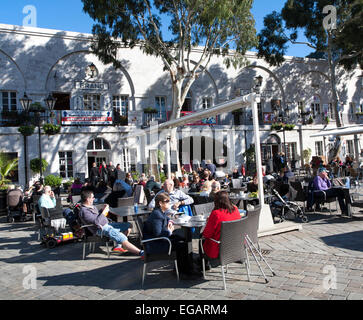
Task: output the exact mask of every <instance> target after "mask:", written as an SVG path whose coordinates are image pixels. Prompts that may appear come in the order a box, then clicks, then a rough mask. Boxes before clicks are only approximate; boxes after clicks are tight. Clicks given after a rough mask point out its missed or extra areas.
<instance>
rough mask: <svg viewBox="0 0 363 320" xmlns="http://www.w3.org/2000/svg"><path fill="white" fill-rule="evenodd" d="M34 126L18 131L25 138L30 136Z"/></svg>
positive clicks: (20, 128)
mask: <svg viewBox="0 0 363 320" xmlns="http://www.w3.org/2000/svg"><path fill="white" fill-rule="evenodd" d="M34 130H35V127H34V126H21V127H19V128H18V131H19V132H20V133H21V134H22V135H23V136H25V137H28V136H31V135H32V134H33V133H34Z"/></svg>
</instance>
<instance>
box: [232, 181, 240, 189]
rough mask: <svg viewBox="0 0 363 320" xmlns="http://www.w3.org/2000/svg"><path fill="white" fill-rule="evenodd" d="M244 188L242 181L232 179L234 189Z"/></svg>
mask: <svg viewBox="0 0 363 320" xmlns="http://www.w3.org/2000/svg"><path fill="white" fill-rule="evenodd" d="M241 187H242V183H241V180H240V179H232V188H234V189H236V188H241Z"/></svg>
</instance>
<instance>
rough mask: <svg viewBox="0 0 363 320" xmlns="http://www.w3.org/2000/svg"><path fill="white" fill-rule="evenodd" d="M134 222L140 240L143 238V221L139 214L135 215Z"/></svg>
mask: <svg viewBox="0 0 363 320" xmlns="http://www.w3.org/2000/svg"><path fill="white" fill-rule="evenodd" d="M135 224H136V228H137V231H138V232H139V235H140V241H142V240H143V238H144V235H143V231H142V230H143V228H144V222H143V221H142V218H141V217H140V216H136V219H135Z"/></svg>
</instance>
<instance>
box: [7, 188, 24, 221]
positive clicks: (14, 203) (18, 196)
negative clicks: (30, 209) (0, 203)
mask: <svg viewBox="0 0 363 320" xmlns="http://www.w3.org/2000/svg"><path fill="white" fill-rule="evenodd" d="M7 203H8V214H7V221H8V222H9V223H13V222H15V221H26V213H25V212H24V210H23V193H22V192H21V190H19V189H14V190H10V191H9V192H8V194H7Z"/></svg>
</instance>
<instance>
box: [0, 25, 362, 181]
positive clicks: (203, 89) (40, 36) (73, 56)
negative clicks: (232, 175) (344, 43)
mask: <svg viewBox="0 0 363 320" xmlns="http://www.w3.org/2000/svg"><path fill="white" fill-rule="evenodd" d="M91 37H92V36H91V35H89V34H79V33H74V32H67V31H56V30H48V29H39V28H28V27H19V26H13V25H1V24H0V43H1V47H0V71H1V72H0V112H1V113H0V122H1V129H0V151H2V152H5V153H8V154H9V156H11V157H18V158H19V168H18V172H16V175H15V176H14V177H13V179H14V181H15V182H17V183H19V184H23V185H24V183H25V170H24V168H25V163H27V167H28V168H29V162H30V160H31V159H34V158H39V153H40V152H39V151H40V150H39V149H41V156H42V158H43V159H45V160H47V162H48V163H49V164H50V165H49V167H48V168H47V171H46V172H45V175H47V174H56V175H61V176H62V177H64V178H65V179H67V178H70V177H75V176H81V177H82V176H83V177H87V176H88V170H89V167H90V165H91V163H92V162H96V163H97V164H100V163H101V162H102V161H106V162H108V161H112V162H113V163H114V164H117V163H120V164H121V166H122V168H123V169H124V170H126V171H141V170H143V169H145V166H144V165H145V164H149V163H150V161H151V160H152V158H153V154H154V153H153V151H155V150H158V149H159V150H165V139H159V138H157V139H153V137H150V136H144V137H135V138H130V139H124V138H123V137H125V136H126V135H127V134H129V133H131V132H134V131H135V130H136V129H140V128H147V127H148V126H149V125H150V123H151V121H152V120H156V121H158V122H165V121H167V120H168V117H169V114H170V108H171V101H172V91H171V90H172V89H171V88H172V86H171V82H170V77H169V74H168V72H166V71H164V70H163V64H162V61H161V60H160V59H158V58H156V57H153V56H148V55H145V54H144V53H143V52H142V50H140V49H139V48H134V49H129V48H122V49H119V60H120V61H121V68H119V69H117V70H116V69H115V68H114V67H113V66H112V65H104V64H103V63H102V62H101V61H100V60H99V59H98V58H97V57H96V56H95V55H94V54H93V53H92V52H91V50H90V39H91ZM194 55H195V56H196V58H197V55H198V52H197V51H195V52H194ZM246 57H247V59H248V61H249V65H248V66H246V67H245V68H243V69H239V70H237V69H233V68H229V69H227V68H226V67H225V65H224V64H223V58H222V57H213V58H212V59H211V61H210V63H209V65H208V67H207V69H206V70H204V72H203V73H202V75H201V76H200V77H199V78H198V79H197V80H196V81H195V82H194V84H193V86H192V87H191V89H190V91H189V94H188V96H187V99H186V101H185V103H184V105H183V110H182V114H183V115H185V114H188V113H190V112H196V111H198V110H202V109H206V108H210V107H212V106H214V105H217V104H219V103H222V102H224V101H228V100H231V99H233V98H235V97H237V96H241V95H245V94H248V93H249V92H251V87H252V83H253V79H254V78H255V77H256V76H262V77H263V85H262V88H261V94H260V98H259V100H258V111H259V121H260V131H261V137H260V138H261V147H262V158H263V163H264V164H265V165H267V167H269V166H271V161H272V160H271V159H272V157H273V154H275V153H276V152H279V151H286V153H287V156H288V158H289V160H290V161H291V162H292V163H297V164H300V163H301V161H300V160H301V158H302V151H303V150H305V149H307V148H310V149H311V150H312V155H325V154H327V151H328V149H329V148H330V145H331V141H329V140H325V139H324V138H322V137H321V138H309V137H310V135H311V134H312V133H315V132H316V131H318V130H321V129H323V128H325V127H334V126H336V124H335V119H336V117H337V116H341V117H342V119H343V123H344V125H352V124H357V123H361V122H362V121H361V117H363V99H362V77H361V71H360V69H356V70H353V71H352V72H350V73H347V72H345V71H343V70H339V72H338V78H339V79H338V94H339V103H340V110H341V113H340V114H339V115H336V114H335V112H334V110H333V108H332V98H331V91H330V89H329V82H328V80H327V74H328V67H327V64H326V62H325V61H323V60H314V59H302V58H294V57H286V62H285V63H284V64H283V65H282V66H280V67H270V66H269V65H268V64H267V63H266V62H265V61H264V60H262V59H258V58H257V55H256V54H255V53H253V52H249V53H248V54H247V55H246ZM195 60H197V59H195ZM24 93H26V94H27V96H28V97H29V98H31V99H32V102H33V103H34V102H39V103H40V104H42V105H43V106H45V103H44V100H45V99H46V98H47V96H48V95H49V94H52V95H53V96H54V97H55V98H56V99H57V100H56V104H55V106H54V110H47V112H46V113H45V115H44V116H43V118H44V119H43V120H44V121H46V122H51V123H54V124H60V125H61V131H60V133H59V134H56V135H47V134H45V133H44V132H43V130H41V135H39V133H38V129H36V130H35V132H34V134H33V135H31V136H29V137H27V138H26V139H27V141H26V144H27V146H28V147H27V150H26V155H25V152H24V137H23V136H22V135H21V134H20V133H19V132H18V127H19V126H20V125H23V124H24V123H21V120H20V119H21V117H20V115H21V114H22V112H23V110H22V106H21V103H20V99H21V98H22V97H23V96H24ZM33 116H34V115H33ZM277 117H279V118H281V120H283V121H284V122H285V123H293V124H295V127H294V129H293V130H292V131H281V130H279V131H276V130H271V123H273V122H274V121H275V120H276V118H277ZM327 120H328V121H327ZM39 138H40V140H39ZM178 139H179V158H180V160H181V162H182V164H187V163H190V162H191V161H192V160H194V159H199V160H203V159H212V160H213V161H214V162H217V163H221V164H222V163H223V165H224V170H227V171H228V170H231V169H232V168H233V167H235V166H236V165H241V163H243V161H244V157H243V153H244V152H245V151H246V150H247V149H248V148H249V147H250V145H251V144H253V143H254V137H253V127H252V111H251V110H248V109H246V110H237V111H236V112H233V113H230V114H222V115H219V116H218V117H216V118H211V119H204V120H202V121H200V122H198V123H194V124H190V125H188V126H184V127H182V128H178ZM353 139H354V137H350V136H347V137H345V138H344V142H343V152H344V153H346V154H354V147H353ZM39 145H40V148H39ZM359 151H360V148H359ZM172 160H173V157H172ZM27 171H28V173H27V176H28V177H27V180H28V181H29V180H31V178H32V177H33V176H34V174H33V173H32V172H31V170H30V169H28V170H27Z"/></svg>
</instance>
